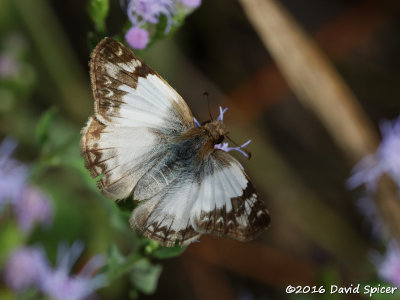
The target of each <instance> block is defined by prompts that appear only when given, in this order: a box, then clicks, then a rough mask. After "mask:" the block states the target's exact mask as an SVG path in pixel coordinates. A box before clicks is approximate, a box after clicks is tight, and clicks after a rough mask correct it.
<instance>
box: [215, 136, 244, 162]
mask: <svg viewBox="0 0 400 300" xmlns="http://www.w3.org/2000/svg"><path fill="white" fill-rule="evenodd" d="M250 143H251V140H248V141H247V142H246V143H244V144H243V145H241V146H237V147H229V144H228V143H221V144H216V145H215V146H214V148H215V149H219V150H222V151H225V152H229V151H233V150H234V151H238V152H240V153H241V154H242V155H243V156H245V157H247V158H249V155H248V154H247V153H246V152H244V151H243V150H242V149H243V148H244V147H246V146H247V145H248V144H250Z"/></svg>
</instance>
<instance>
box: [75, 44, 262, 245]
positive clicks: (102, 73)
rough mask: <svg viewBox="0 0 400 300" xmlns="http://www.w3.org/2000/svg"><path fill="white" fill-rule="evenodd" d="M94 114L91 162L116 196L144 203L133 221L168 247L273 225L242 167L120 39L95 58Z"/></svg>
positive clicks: (85, 149) (88, 143) (84, 143)
mask: <svg viewBox="0 0 400 300" xmlns="http://www.w3.org/2000/svg"><path fill="white" fill-rule="evenodd" d="M90 75H91V81H92V89H93V95H94V98H95V115H94V116H93V117H91V118H90V119H89V121H88V124H87V126H86V127H85V128H83V129H82V139H81V152H82V155H83V157H84V159H85V163H86V167H87V168H88V169H89V171H90V173H91V175H92V176H93V177H98V180H99V181H98V186H99V188H100V189H101V190H102V192H103V193H104V194H105V195H106V196H107V197H110V198H112V199H114V200H118V199H123V198H126V197H128V196H129V195H133V197H134V199H135V200H139V201H141V204H140V205H139V206H138V207H137V208H136V209H135V210H134V212H133V214H132V217H131V220H130V222H131V224H132V226H133V227H135V228H137V229H138V230H139V231H140V232H141V233H143V234H144V235H145V236H147V237H149V238H152V239H155V240H157V241H159V242H160V243H161V244H163V245H166V246H172V245H174V244H175V243H176V242H178V243H179V244H181V245H187V244H189V243H191V242H193V241H195V240H196V239H198V238H199V236H200V235H201V234H204V233H209V234H212V235H216V236H229V237H232V238H235V239H238V240H249V239H252V238H254V237H255V236H256V235H257V234H258V233H260V232H261V231H262V230H264V229H265V228H266V227H267V226H268V224H269V214H268V212H267V210H266V209H265V207H264V205H263V203H262V202H261V201H260V200H259V199H258V196H257V194H256V192H255V191H254V188H253V186H252V184H251V183H250V181H249V179H248V177H247V175H246V174H245V173H244V171H243V168H242V167H241V165H240V164H239V162H237V161H236V160H235V159H234V158H233V157H232V156H230V155H229V154H227V153H225V152H223V151H222V150H218V149H214V144H213V143H212V142H211V140H210V135H209V134H207V130H205V128H204V127H195V126H194V120H193V116H192V113H191V111H190V110H189V108H188V106H187V104H186V102H185V101H184V100H183V99H182V98H181V97H180V96H179V94H178V93H177V92H176V91H175V90H174V89H173V88H171V87H170V86H169V85H168V83H166V82H165V81H164V80H163V79H162V78H161V77H160V76H159V75H158V74H157V73H156V72H155V71H153V70H152V69H151V68H150V67H148V66H147V65H146V64H145V63H144V62H143V61H141V60H140V59H139V58H138V57H137V56H136V55H134V54H133V53H132V52H131V51H130V50H129V49H127V48H126V47H125V46H124V45H122V44H121V43H119V42H117V41H115V40H113V39H111V38H105V39H104V40H102V41H101V42H100V43H99V44H98V45H97V47H96V48H95V49H94V51H93V52H92V55H91V62H90Z"/></svg>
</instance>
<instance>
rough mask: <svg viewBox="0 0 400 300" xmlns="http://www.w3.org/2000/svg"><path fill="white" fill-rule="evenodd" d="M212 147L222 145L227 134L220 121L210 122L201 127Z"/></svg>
mask: <svg viewBox="0 0 400 300" xmlns="http://www.w3.org/2000/svg"><path fill="white" fill-rule="evenodd" d="M203 126H204V128H205V129H206V130H207V133H208V135H209V136H210V138H211V139H212V141H213V143H214V145H216V144H220V143H222V141H223V140H224V138H225V136H226V135H227V134H228V133H229V132H228V129H226V126H225V124H224V123H223V122H222V121H219V120H217V121H212V122H209V123H206V124H204V125H203Z"/></svg>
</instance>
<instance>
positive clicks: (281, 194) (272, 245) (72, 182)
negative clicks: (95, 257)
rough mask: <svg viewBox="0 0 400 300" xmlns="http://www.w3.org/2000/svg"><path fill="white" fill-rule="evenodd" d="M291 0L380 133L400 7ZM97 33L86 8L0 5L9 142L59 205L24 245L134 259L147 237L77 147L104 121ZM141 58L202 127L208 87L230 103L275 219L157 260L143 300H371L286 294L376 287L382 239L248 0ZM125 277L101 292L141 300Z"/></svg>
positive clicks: (116, 15) (200, 16)
mask: <svg viewBox="0 0 400 300" xmlns="http://www.w3.org/2000/svg"><path fill="white" fill-rule="evenodd" d="M280 2H281V4H283V5H284V6H285V7H286V8H287V9H288V11H289V12H290V13H291V14H292V15H293V17H294V18H295V19H296V20H297V21H298V22H299V23H300V24H301V26H303V27H304V28H305V30H306V31H307V32H308V33H309V34H310V36H312V37H314V38H315V40H316V42H317V44H318V45H319V47H320V48H321V49H322V50H323V51H324V52H325V53H326V54H327V56H328V57H329V58H330V60H331V61H332V62H333V63H334V64H335V66H336V67H337V69H338V71H339V73H340V74H341V76H342V77H343V78H344V80H345V81H346V82H347V84H348V85H349V86H350V88H351V89H352V90H353V92H354V93H355V95H356V96H357V98H358V100H359V101H360V103H361V105H362V107H363V108H364V109H365V111H366V112H367V115H368V116H369V117H370V119H371V120H372V122H373V123H374V124H375V126H376V128H378V124H379V121H381V120H382V119H392V118H394V117H397V116H398V113H399V111H400V101H399V92H398V88H399V82H400V56H399V53H400V39H399V34H400V22H399V20H400V19H399V13H400V3H399V2H398V0H385V1H379V0H376V1H367V0H359V1H355V0H352V1H344V0H303V1H296V0H280ZM125 23H126V16H125V15H124V13H123V11H122V9H121V7H120V5H119V1H111V3H110V13H109V16H108V18H107V34H108V35H110V36H112V35H115V34H119V33H120V32H121V29H122V27H123V26H124V24H125ZM93 30H94V29H93V24H92V22H91V21H90V18H89V17H88V14H87V3H86V2H85V1H78V0H75V1H59V0H58V1H57V0H52V1H50V0H48V1H46V0H36V1H27V0H0V55H8V56H9V57H11V58H12V60H13V61H12V62H11V65H8V68H9V69H8V73H7V74H8V75H7V76H6V75H4V74H5V73H2V74H0V138H1V139H2V138H4V137H6V136H13V137H15V138H16V139H17V140H18V141H19V146H18V148H17V151H16V153H15V157H17V158H18V159H19V160H21V161H23V162H26V163H27V164H31V166H32V170H33V171H32V172H33V174H32V176H31V180H32V182H33V183H34V184H35V185H37V186H38V187H40V188H41V189H42V190H43V191H45V192H46V193H48V194H49V195H50V196H51V198H52V200H53V202H54V207H55V214H56V215H55V218H54V223H53V225H52V226H51V228H49V229H47V230H45V229H37V230H35V232H34V233H33V234H32V235H31V236H30V237H29V241H26V242H27V243H35V242H40V243H42V244H43V245H44V246H45V248H46V250H47V253H48V254H49V256H50V258H51V259H53V260H54V259H55V253H56V248H57V245H58V243H59V241H61V240H63V241H73V240H77V239H79V240H83V241H84V242H85V244H86V250H85V255H86V256H88V257H89V256H91V255H92V254H93V253H109V251H110V246H111V245H118V248H119V250H120V251H121V253H123V254H124V255H129V253H130V251H132V249H134V247H135V243H138V237H137V235H136V234H135V233H133V232H131V231H130V229H129V226H128V223H127V215H128V213H127V212H126V211H124V210H120V209H119V208H118V207H117V205H115V204H114V203H112V202H111V201H110V200H108V199H105V198H103V197H102V196H101V195H100V193H99V192H98V191H97V188H96V186H95V183H94V180H92V179H91V178H90V176H89V175H88V173H87V171H86V169H85V168H84V165H83V160H82V158H81V157H80V154H79V138H80V135H79V132H80V130H81V128H82V127H83V126H84V125H85V123H86V121H87V119H88V117H89V116H90V115H92V114H93V97H92V95H91V88H90V83H89V73H88V60H89V55H90V51H91V49H90V43H89V42H88V32H92V31H93ZM141 56H142V58H143V59H144V60H145V62H146V63H148V64H149V65H150V66H151V67H152V68H153V69H155V70H156V71H157V72H158V73H160V74H161V75H162V76H163V77H164V78H165V79H166V80H167V81H168V82H169V83H170V85H171V86H173V87H174V88H175V89H176V90H177V91H178V92H179V93H180V94H181V95H182V96H183V98H184V99H185V100H186V101H187V103H188V105H189V107H190V108H191V109H192V111H193V114H194V115H195V116H196V117H197V119H198V120H199V121H204V120H207V119H208V108H207V102H206V99H205V98H204V97H203V96H202V94H203V92H205V91H207V92H209V94H210V99H211V107H212V108H211V111H212V112H213V113H214V114H215V115H216V114H217V107H218V106H219V105H224V106H228V107H229V111H228V112H227V114H226V123H227V126H228V128H229V130H230V136H231V138H233V140H235V141H236V142H237V143H239V144H241V143H242V142H244V141H246V140H247V139H250V138H251V139H252V140H253V142H252V143H251V144H250V146H249V147H248V148H249V150H250V151H251V152H252V159H251V160H250V161H247V160H245V159H242V158H241V157H239V156H238V155H235V154H234V155H235V156H236V157H238V159H239V160H241V162H242V164H243V166H244V167H245V169H246V171H247V173H248V174H249V176H250V177H251V178H252V180H253V182H254V184H255V186H256V188H257V189H258V190H259V191H260V194H261V195H262V196H263V199H264V200H265V203H266V205H267V207H268V209H269V210H270V212H271V215H272V225H271V227H270V228H269V230H268V231H267V232H265V233H264V234H263V235H262V236H261V237H260V238H258V239H257V240H256V241H254V242H251V243H246V244H243V243H239V242H235V241H231V240H225V239H215V238H212V237H202V238H201V240H200V243H194V244H193V245H191V246H189V247H188V249H187V250H186V251H185V252H184V253H183V254H182V255H180V256H179V257H176V258H171V259H167V260H158V259H157V258H154V259H153V261H154V263H155V264H161V265H162V266H163V268H164V269H163V272H162V274H161V277H160V279H159V285H158V288H157V290H156V291H155V293H154V294H150V295H145V294H141V296H140V298H141V299H363V298H365V297H364V296H363V295H358V296H354V295H352V296H347V297H346V296H338V295H335V296H331V295H328V294H327V295H318V296H315V295H302V296H295V295H288V294H286V293H285V291H284V288H285V287H286V286H287V285H288V284H291V285H303V286H304V285H311V286H313V285H317V286H319V285H321V284H323V285H329V284H338V285H350V284H357V283H366V282H378V278H377V277H376V270H375V269H374V266H373V264H372V263H371V261H370V259H369V256H368V255H369V253H370V251H371V250H372V249H378V250H382V249H383V248H384V245H383V244H382V242H381V241H380V239H379V238H377V237H376V236H373V235H372V234H371V227H373V226H374V224H373V223H374V222H377V221H376V220H372V224H371V222H368V221H367V220H366V218H365V216H363V215H362V213H361V212H360V209H359V208H358V207H357V201H358V200H357V199H358V198H359V197H361V196H362V192H360V191H355V192H350V191H349V190H348V189H347V188H346V186H345V181H346V179H347V178H348V177H349V175H350V171H351V168H352V164H351V163H350V162H349V161H348V160H347V159H346V158H345V156H344V155H343V154H342V153H341V151H340V150H339V149H338V147H337V146H336V145H335V143H334V141H333V140H332V138H331V136H330V135H329V133H328V132H327V131H326V130H325V129H324V127H323V125H321V123H320V122H319V120H317V118H316V117H315V116H314V114H313V113H311V112H310V111H309V110H307V108H304V107H303V106H302V105H301V104H300V103H299V101H298V100H297V99H296V97H295V96H294V95H293V94H292V93H291V91H290V90H289V88H288V87H287V85H286V83H285V81H284V79H283V77H282V75H281V74H280V73H279V71H278V70H277V68H276V66H275V65H274V62H273V61H272V59H271V57H270V55H269V54H268V52H267V50H266V49H265V47H264V46H263V44H262V43H261V42H260V40H259V38H258V36H257V34H256V33H255V31H254V30H253V28H252V27H251V25H250V24H249V22H248V21H247V19H246V16H245V15H244V13H243V11H242V8H241V6H240V5H239V4H238V3H237V2H235V1H231V0H219V1H211V0H208V1H207V0H205V1H203V3H202V5H201V6H200V8H199V9H197V10H196V11H195V12H194V13H193V14H192V15H190V16H189V17H188V18H187V19H186V21H185V23H184V25H183V26H182V27H181V28H180V29H179V31H178V32H177V33H176V34H175V35H174V36H173V37H171V38H168V39H164V40H160V41H158V42H157V43H155V44H154V45H152V47H151V48H150V49H148V50H147V51H144V52H142V53H141ZM6 225H7V224H6ZM0 226H2V227H0V231H1V232H2V234H1V238H2V243H3V244H2V245H1V246H3V245H4V248H7V247H6V245H8V244H10V245H11V246H12V244H13V242H12V241H11V242H10V241H9V240H8V239H9V235H13V234H12V233H9V235H7V234H5V232H6V231H7V230H11V229H7V228H8V227H7V226H8V225H7V226H5V225H4V224H1V223H0ZM5 237H7V239H6V238H5ZM11 246H10V247H11ZM3 255H4V254H3ZM51 256H53V257H51ZM78 269H79V267H78ZM143 276H144V275H143ZM128 277H129V276H122V277H119V278H118V279H117V280H114V281H112V282H111V283H110V285H109V286H107V287H106V288H103V289H101V290H100V291H99V292H98V297H99V298H100V299H129V291H130V290H131V288H132V284H133V283H132V280H130V279H129V278H128ZM377 299H378V298H377Z"/></svg>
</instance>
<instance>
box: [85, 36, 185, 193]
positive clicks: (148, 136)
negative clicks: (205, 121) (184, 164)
mask: <svg viewBox="0 0 400 300" xmlns="http://www.w3.org/2000/svg"><path fill="white" fill-rule="evenodd" d="M90 76H91V81H92V88H93V95H94V98H95V113H96V114H95V116H94V117H93V118H90V119H89V122H88V124H87V126H86V127H85V128H84V129H83V130H82V140H81V152H82V154H83V157H84V158H85V161H86V166H87V168H88V169H89V170H90V172H91V174H92V176H94V177H97V176H99V175H103V177H102V178H101V179H100V180H99V187H100V188H101V190H102V191H103V193H104V194H105V195H106V196H108V197H110V198H112V199H123V198H126V197H128V196H129V195H130V194H131V193H132V190H133V188H134V186H135V185H136V183H137V182H138V180H139V179H140V178H141V176H142V175H143V174H145V173H146V172H147V171H148V170H149V169H150V168H151V167H152V165H153V164H155V163H156V160H157V159H158V158H159V157H160V156H162V152H163V151H165V144H167V143H168V141H169V140H170V139H171V138H173V137H174V136H176V135H179V134H181V133H182V132H184V131H186V130H187V129H188V128H190V127H192V126H193V116H192V114H191V112H190V110H189V108H188V107H187V104H186V103H185V101H184V100H183V99H182V98H181V97H180V96H179V95H178V93H176V92H175V90H174V89H172V88H171V87H170V86H169V85H168V84H167V83H166V82H165V81H164V80H163V79H162V78H161V77H160V76H159V75H158V74H157V73H156V72H155V71H153V70H152V69H151V68H150V67H148V66H147V65H146V64H145V63H143V62H142V61H141V60H140V59H139V58H138V57H136V56H135V55H134V54H133V53H132V52H131V51H130V50H129V49H127V48H126V47H125V46H124V45H122V44H121V43H118V42H117V41H115V40H113V39H111V38H105V39H104V40H103V41H101V42H100V43H99V45H97V47H96V48H95V49H94V50H93V53H92V56H91V62H90Z"/></svg>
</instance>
